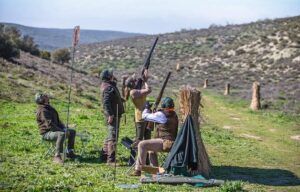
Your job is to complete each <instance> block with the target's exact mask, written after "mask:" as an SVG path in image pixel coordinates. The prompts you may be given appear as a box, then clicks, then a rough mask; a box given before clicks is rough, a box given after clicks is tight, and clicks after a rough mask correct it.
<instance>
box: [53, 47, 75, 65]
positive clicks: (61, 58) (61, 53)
mask: <svg viewBox="0 0 300 192" xmlns="http://www.w3.org/2000/svg"><path fill="white" fill-rule="evenodd" d="M51 59H52V61H53V62H57V63H61V64H64V63H66V62H69V60H70V59H71V54H70V51H69V49H66V48H65V49H57V50H55V51H53V52H52V55H51Z"/></svg>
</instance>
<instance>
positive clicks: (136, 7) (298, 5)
mask: <svg viewBox="0 0 300 192" xmlns="http://www.w3.org/2000/svg"><path fill="white" fill-rule="evenodd" d="M296 15H300V0H0V22H10V23H17V24H22V25H27V26H33V27H44V28H73V26H76V25H80V27H81V28H82V29H98V30H116V31H126V32H137V33H146V34H157V33H166V32H174V31H180V30H181V29H200V28H207V27H209V26H210V25H211V24H216V25H226V24H241V23H249V22H252V21H257V20H263V19H274V18H282V17H290V16H296Z"/></svg>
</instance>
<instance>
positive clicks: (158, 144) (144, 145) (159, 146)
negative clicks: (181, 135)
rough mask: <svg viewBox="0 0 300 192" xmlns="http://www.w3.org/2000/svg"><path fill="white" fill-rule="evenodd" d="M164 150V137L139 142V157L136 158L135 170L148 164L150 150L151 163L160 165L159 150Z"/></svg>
mask: <svg viewBox="0 0 300 192" xmlns="http://www.w3.org/2000/svg"><path fill="white" fill-rule="evenodd" d="M162 151H163V139H148V140H143V141H141V142H140V143H139V144H138V157H137V160H136V165H135V170H139V171H141V170H142V167H143V166H144V165H146V158H147V154H148V152H149V157H150V163H151V164H152V165H153V166H158V160H157V152H162Z"/></svg>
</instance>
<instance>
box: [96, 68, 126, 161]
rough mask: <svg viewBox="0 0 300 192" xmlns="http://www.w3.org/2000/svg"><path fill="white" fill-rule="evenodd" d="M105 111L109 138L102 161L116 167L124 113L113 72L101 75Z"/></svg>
mask: <svg viewBox="0 0 300 192" xmlns="http://www.w3.org/2000/svg"><path fill="white" fill-rule="evenodd" d="M101 79H102V84H101V87H100V89H101V93H102V103H103V111H104V115H105V117H106V121H107V128H108V129H107V131H108V136H107V138H106V139H105V141H104V146H103V148H102V154H101V159H102V160H104V161H105V160H106V162H107V164H108V165H111V166H115V161H116V145H117V139H118V138H117V135H118V132H119V124H120V118H121V116H122V114H123V113H124V107H123V100H122V98H121V95H120V92H119V90H118V88H117V83H116V82H115V79H116V78H115V77H114V75H113V72H112V71H109V70H104V71H103V72H102V74H101Z"/></svg>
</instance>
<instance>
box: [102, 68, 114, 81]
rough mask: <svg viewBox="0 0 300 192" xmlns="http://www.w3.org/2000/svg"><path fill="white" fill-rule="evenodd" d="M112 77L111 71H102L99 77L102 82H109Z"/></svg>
mask: <svg viewBox="0 0 300 192" xmlns="http://www.w3.org/2000/svg"><path fill="white" fill-rule="evenodd" d="M112 76H113V71H112V70H108V69H105V70H104V71H102V73H101V76H100V77H101V79H102V80H110V79H111V78H112Z"/></svg>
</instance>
